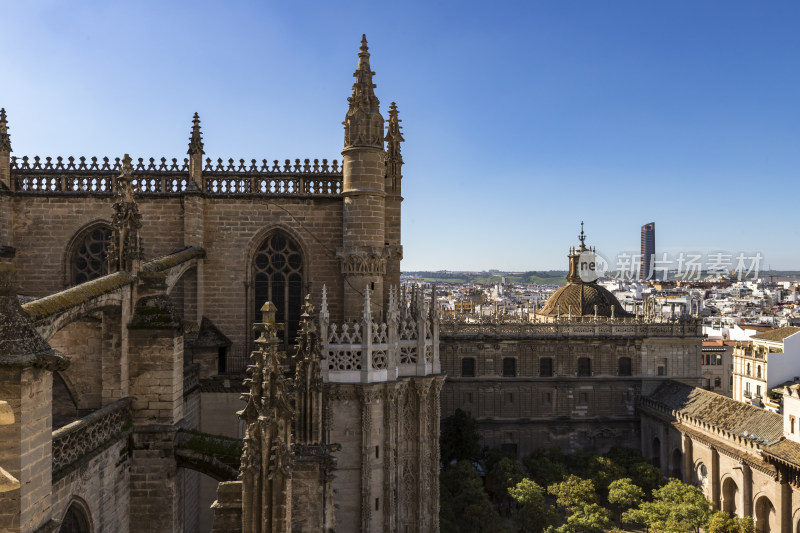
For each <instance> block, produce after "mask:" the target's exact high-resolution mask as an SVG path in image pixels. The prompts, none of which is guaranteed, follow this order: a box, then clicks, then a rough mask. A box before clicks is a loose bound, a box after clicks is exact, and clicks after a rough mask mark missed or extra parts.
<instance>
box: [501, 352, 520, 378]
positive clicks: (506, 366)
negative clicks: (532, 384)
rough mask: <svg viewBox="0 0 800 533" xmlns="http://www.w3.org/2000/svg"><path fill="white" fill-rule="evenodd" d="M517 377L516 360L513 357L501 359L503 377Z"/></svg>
mask: <svg viewBox="0 0 800 533" xmlns="http://www.w3.org/2000/svg"><path fill="white" fill-rule="evenodd" d="M516 376H517V360H516V359H515V358H513V357H504V358H503V377H506V378H513V377H516Z"/></svg>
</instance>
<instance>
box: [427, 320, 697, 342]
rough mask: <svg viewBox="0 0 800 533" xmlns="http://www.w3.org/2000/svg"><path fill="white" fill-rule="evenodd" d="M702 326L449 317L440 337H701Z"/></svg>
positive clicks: (625, 321) (670, 323)
mask: <svg viewBox="0 0 800 533" xmlns="http://www.w3.org/2000/svg"><path fill="white" fill-rule="evenodd" d="M699 336H702V325H701V324H699V323H697V322H694V321H685V322H684V321H677V320H676V321H652V322H647V321H644V320H636V319H625V320H616V321H611V320H596V321H595V320H591V321H588V320H580V319H573V320H568V319H559V320H557V321H555V322H526V321H521V320H517V321H510V320H496V321H495V320H486V319H477V320H472V319H470V318H462V317H455V318H453V317H448V318H443V319H441V322H440V323H439V337H440V338H442V339H445V338H448V337H456V338H481V337H490V338H519V337H526V338H560V337H699Z"/></svg>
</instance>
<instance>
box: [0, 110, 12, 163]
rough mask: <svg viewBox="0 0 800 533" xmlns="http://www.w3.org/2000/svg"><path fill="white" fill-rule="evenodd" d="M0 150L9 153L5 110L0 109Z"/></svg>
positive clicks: (9, 141) (9, 140) (9, 138)
mask: <svg viewBox="0 0 800 533" xmlns="http://www.w3.org/2000/svg"><path fill="white" fill-rule="evenodd" d="M0 150H3V151H6V152H10V151H11V136H10V135H9V134H8V121H7V120H6V108H4V107H3V108H0Z"/></svg>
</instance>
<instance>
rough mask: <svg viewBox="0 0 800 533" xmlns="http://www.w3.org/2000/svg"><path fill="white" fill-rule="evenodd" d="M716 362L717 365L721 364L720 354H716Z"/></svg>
mask: <svg viewBox="0 0 800 533" xmlns="http://www.w3.org/2000/svg"><path fill="white" fill-rule="evenodd" d="M716 364H717V365H721V364H722V356H721V355H718V356H717V358H716Z"/></svg>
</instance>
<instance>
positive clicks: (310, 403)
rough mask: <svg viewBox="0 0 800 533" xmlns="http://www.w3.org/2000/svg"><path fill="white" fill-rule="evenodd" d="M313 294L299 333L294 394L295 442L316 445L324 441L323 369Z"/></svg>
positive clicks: (301, 318) (304, 312)
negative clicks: (312, 299)
mask: <svg viewBox="0 0 800 533" xmlns="http://www.w3.org/2000/svg"><path fill="white" fill-rule="evenodd" d="M313 315H314V305H313V304H312V303H311V295H310V294H309V295H307V296H306V300H305V305H304V306H303V314H302V315H301V317H300V329H299V331H298V334H297V348H296V351H295V354H294V360H295V379H294V382H295V394H296V395H297V397H296V400H295V402H296V406H297V424H296V427H297V432H296V436H295V437H296V441H297V442H298V443H302V444H316V443H319V442H320V441H321V438H322V369H321V366H320V361H321V359H322V354H321V351H320V341H319V335H318V333H317V324H316V321H315V320H314V319H313V318H312V316H313Z"/></svg>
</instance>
